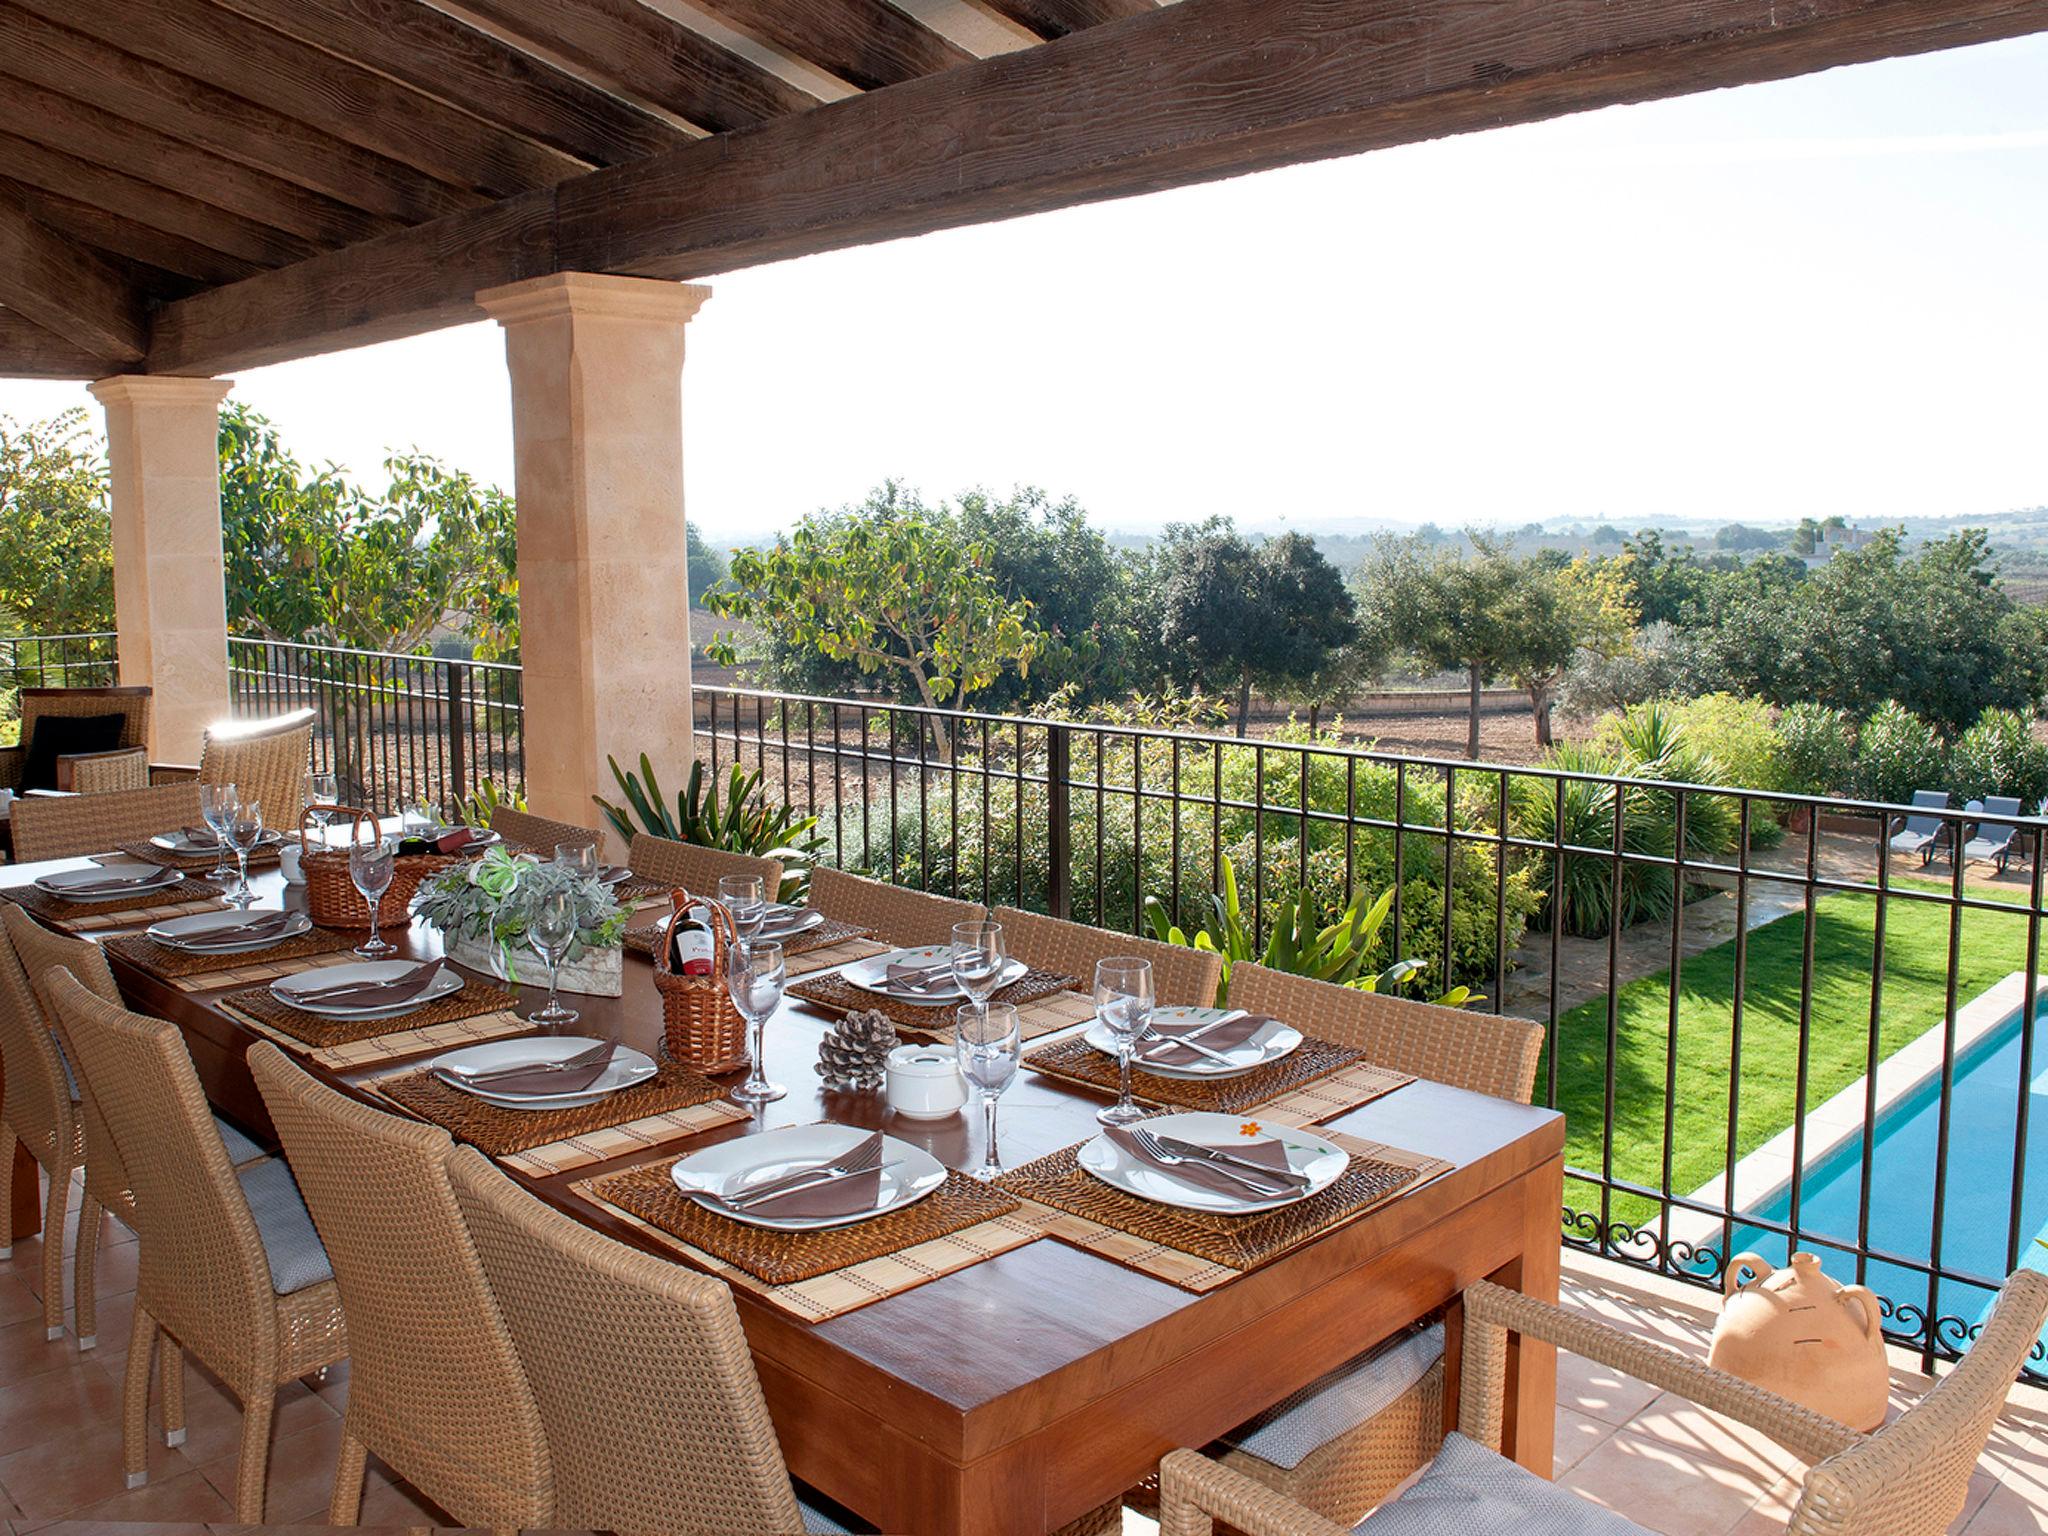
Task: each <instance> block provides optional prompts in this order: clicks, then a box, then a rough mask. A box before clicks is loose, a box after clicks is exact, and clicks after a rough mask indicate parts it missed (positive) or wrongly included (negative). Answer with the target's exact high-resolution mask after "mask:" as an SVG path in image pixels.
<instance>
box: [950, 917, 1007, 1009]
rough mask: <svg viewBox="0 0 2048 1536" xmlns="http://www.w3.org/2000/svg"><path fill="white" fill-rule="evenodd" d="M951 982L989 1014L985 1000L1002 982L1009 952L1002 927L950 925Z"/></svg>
mask: <svg viewBox="0 0 2048 1536" xmlns="http://www.w3.org/2000/svg"><path fill="white" fill-rule="evenodd" d="M952 961H953V979H954V980H955V981H957V982H958V983H959V984H960V990H961V991H962V992H965V993H966V994H967V995H968V996H969V997H970V998H972V999H973V1000H974V1004H975V1006H976V1007H977V1008H979V1009H981V1011H982V1012H983V1013H987V1012H988V1000H989V998H990V997H991V996H992V995H993V994H994V992H995V990H996V984H997V983H998V982H1000V981H1001V980H1002V979H1003V967H1004V966H1006V965H1008V964H1009V963H1010V952H1009V949H1008V948H1007V946H1006V945H1005V944H1004V942H1003V925H1002V924H1001V923H992V922H988V921H985V920H982V919H976V920H975V921H973V922H968V923H955V924H954V925H953V953H952Z"/></svg>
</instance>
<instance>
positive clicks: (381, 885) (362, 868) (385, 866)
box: [348, 837, 398, 960]
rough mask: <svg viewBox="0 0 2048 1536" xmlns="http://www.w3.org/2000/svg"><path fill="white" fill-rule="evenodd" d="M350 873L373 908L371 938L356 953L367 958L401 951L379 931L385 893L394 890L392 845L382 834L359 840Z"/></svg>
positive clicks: (351, 852) (350, 858) (350, 853)
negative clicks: (379, 915) (362, 840)
mask: <svg viewBox="0 0 2048 1536" xmlns="http://www.w3.org/2000/svg"><path fill="white" fill-rule="evenodd" d="M348 873H349V878H350V879H351V880H353V881H355V883H356V889H357V890H358V891H359V892H361V893H362V897H363V900H364V901H365V902H366V903H368V905H369V908H370V937H369V941H368V942H367V943H363V944H358V945H357V946H356V950H355V952H356V954H357V955H358V956H359V957H360V958H362V959H364V960H382V959H384V958H385V957H386V956H387V955H395V954H397V953H398V946H397V945H396V944H388V943H386V942H385V940H384V935H383V934H381V933H379V932H378V931H377V929H378V922H377V909H378V908H379V907H381V906H382V905H383V904H384V893H385V892H386V891H388V890H390V889H391V845H390V844H389V843H387V842H385V841H384V840H383V839H382V838H381V837H380V838H379V839H377V841H376V842H374V843H357V844H356V845H355V846H354V847H353V848H351V849H349V851H348Z"/></svg>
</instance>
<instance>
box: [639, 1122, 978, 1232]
mask: <svg viewBox="0 0 2048 1536" xmlns="http://www.w3.org/2000/svg"><path fill="white" fill-rule="evenodd" d="M873 1134H874V1133H873V1132H872V1131H863V1130H859V1129H857V1128H856V1127H854V1126H850V1125H785V1126H783V1127H781V1128H780V1129H778V1130H773V1131H764V1132H762V1133H761V1134H760V1135H759V1136H740V1137H737V1138H735V1139H734V1140H732V1141H723V1142H720V1143H719V1144H718V1145H717V1146H715V1147H706V1148H705V1149H704V1150H703V1151H701V1152H692V1153H691V1154H690V1155H689V1156H688V1157H686V1158H684V1159H682V1160H681V1161H680V1162H678V1163H677V1164H676V1165H675V1167H674V1168H672V1169H671V1170H670V1177H672V1178H673V1179H674V1180H675V1182H676V1188H677V1189H679V1190H681V1191H682V1192H683V1193H684V1194H686V1195H689V1196H691V1197H692V1198H697V1199H698V1204H700V1205H702V1206H704V1207H705V1208H706V1209H708V1210H713V1211H716V1212H718V1214H719V1215H721V1216H729V1217H731V1218H732V1219H733V1220H734V1221H742V1222H745V1223H746V1224H747V1225H749V1226H753V1227H766V1228H768V1229H769V1230H770V1231H772V1232H811V1231H816V1230H818V1229H820V1228H823V1227H846V1226H851V1225H852V1224H853V1223H855V1222H857V1221H868V1220H871V1219H873V1218H874V1217H876V1216H882V1215H886V1214H887V1213H888V1212H890V1211H900V1210H902V1209H903V1207H905V1206H906V1205H915V1204H916V1203H917V1202H918V1201H920V1200H922V1199H923V1198H924V1197H925V1196H926V1195H928V1194H930V1193H931V1192H932V1191H933V1190H935V1189H937V1188H938V1187H939V1186H940V1185H941V1184H943V1183H945V1182H946V1167H945V1164H943V1163H941V1162H940V1161H939V1160H938V1159H937V1158H935V1157H933V1156H932V1155H931V1153H929V1152H927V1151H925V1149H924V1148H923V1147H916V1146H912V1145H911V1144H910V1143H909V1142H907V1141H898V1140H897V1139H896V1138H895V1137H894V1136H884V1137H883V1138H882V1165H883V1166H882V1197H881V1199H880V1200H879V1201H878V1202H877V1203H876V1205H875V1208H874V1209H873V1210H872V1211H862V1212H860V1213H858V1214H857V1215H853V1216H783V1217H774V1216H747V1215H742V1214H741V1213H740V1212H738V1211H734V1210H729V1209H727V1208H726V1207H725V1206H722V1205H719V1204H718V1203H717V1202H716V1201H712V1200H704V1199H701V1198H698V1197H701V1196H702V1195H703V1194H704V1193H705V1192H706V1191H709V1192H711V1193H713V1194H721V1195H728V1196H730V1195H735V1194H741V1193H744V1192H745V1190H746V1189H747V1188H748V1187H749V1186H750V1185H758V1184H764V1183H766V1182H767V1181H768V1180H770V1179H776V1178H780V1177H782V1175H784V1174H786V1173H795V1172H796V1171H797V1170H798V1169H800V1168H808V1167H824V1166H825V1165H827V1164H829V1163H830V1162H831V1161H832V1160H833V1159H834V1158H835V1157H839V1156H841V1155H842V1154H844V1153H846V1152H849V1151H851V1150H852V1149H853V1148H854V1147H857V1146H859V1145H860V1144H861V1143H862V1142H863V1141H865V1140H867V1138H868V1137H869V1136H871V1135H873ZM892 1163H893V1164H894V1165H895V1166H894V1167H891V1166H889V1165H890V1164H892Z"/></svg>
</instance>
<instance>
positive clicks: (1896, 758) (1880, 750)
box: [1855, 699, 1948, 805]
mask: <svg viewBox="0 0 2048 1536" xmlns="http://www.w3.org/2000/svg"><path fill="white" fill-rule="evenodd" d="M1947 784H1948V749H1947V748H1946V747H1945V746H1943V744H1942V740H1941V737H1940V735H1939V733H1937V732H1936V731H1935V729H1934V727H1933V726H1932V725H1930V724H1928V723H1927V722H1926V721H1925V720H1923V719H1921V718H1920V717H1919V716H1918V715H1916V714H1914V713H1913V712H1912V711H1911V710H1910V709H1908V708H1906V706H1905V705H1903V704H1900V703H1898V702H1897V701H1896V700H1890V699H1888V700H1886V701H1885V702H1884V703H1883V704H1881V705H1879V706H1878V707H1877V710H1876V711H1875V712H1874V713H1873V714H1872V715H1871V717H1870V718H1869V719H1868V720H1866V721H1864V722H1863V729H1862V730H1861V731H1859V732H1858V733H1857V738H1856V774H1855V788H1856V793H1857V794H1859V795H1861V796H1862V797H1863V798H1864V799H1866V800H1882V801H1884V802H1886V803H1887V804H1891V805H1910V804H1911V803H1912V800H1913V791H1914V790H1916V789H1941V788H1944V787H1945V786H1946V785H1947Z"/></svg>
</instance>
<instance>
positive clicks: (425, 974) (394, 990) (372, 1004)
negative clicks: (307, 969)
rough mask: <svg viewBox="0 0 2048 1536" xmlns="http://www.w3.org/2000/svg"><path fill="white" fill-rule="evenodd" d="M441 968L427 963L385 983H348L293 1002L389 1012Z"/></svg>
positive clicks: (415, 994)
mask: <svg viewBox="0 0 2048 1536" xmlns="http://www.w3.org/2000/svg"><path fill="white" fill-rule="evenodd" d="M443 965H444V962H442V961H439V960H428V961H424V962H422V963H421V964H419V965H416V966H414V967H413V968H412V969H411V970H409V971H406V972H403V973H402V974H400V975H397V976H394V977H392V978H391V979H390V980H389V981H351V982H346V983H343V984H342V985H340V986H333V987H319V988H316V989H314V990H312V991H307V992H301V993H299V994H298V996H297V997H296V998H295V999H293V1000H294V1001H296V1002H302V1003H325V1004H327V1005H328V1006H330V1007H343V1008H389V1007H391V1006H393V1005H394V1004H397V1003H409V1002H411V1001H412V1000H413V999H414V998H416V997H418V996H419V995H420V994H421V993H423V992H425V991H426V990H427V988H429V987H431V986H432V985H433V984H434V980H435V978H436V977H438V976H439V975H440V974H441V971H442V968H443Z"/></svg>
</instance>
